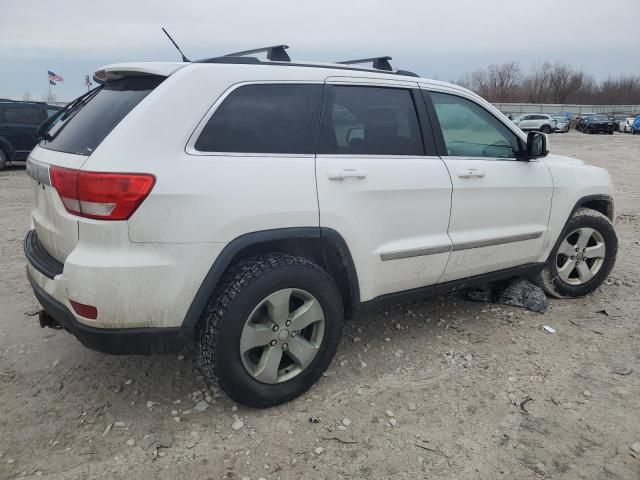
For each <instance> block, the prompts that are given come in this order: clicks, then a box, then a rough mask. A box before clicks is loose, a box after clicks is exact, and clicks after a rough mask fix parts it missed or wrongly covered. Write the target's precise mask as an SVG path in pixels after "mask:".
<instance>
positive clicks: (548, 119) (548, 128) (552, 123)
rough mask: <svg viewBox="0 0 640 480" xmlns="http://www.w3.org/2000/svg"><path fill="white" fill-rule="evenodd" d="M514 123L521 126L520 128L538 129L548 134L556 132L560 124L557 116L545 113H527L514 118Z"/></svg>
mask: <svg viewBox="0 0 640 480" xmlns="http://www.w3.org/2000/svg"><path fill="white" fill-rule="evenodd" d="M513 123H515V124H516V125H517V126H518V127H520V130H536V131H539V132H542V133H547V134H549V133H551V132H555V131H556V126H557V125H558V121H557V120H556V119H555V118H553V117H552V116H551V115H547V114H544V113H526V114H524V115H520V116H519V117H516V118H514V120H513Z"/></svg>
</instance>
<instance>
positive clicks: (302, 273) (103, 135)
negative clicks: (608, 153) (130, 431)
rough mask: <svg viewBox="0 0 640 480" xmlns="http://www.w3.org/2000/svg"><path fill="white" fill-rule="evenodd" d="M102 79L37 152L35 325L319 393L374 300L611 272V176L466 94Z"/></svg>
mask: <svg viewBox="0 0 640 480" xmlns="http://www.w3.org/2000/svg"><path fill="white" fill-rule="evenodd" d="M383 60H384V59H383ZM382 66H383V68H384V66H385V65H384V62H383V65H382ZM95 78H96V79H97V80H99V81H101V82H102V86H101V87H99V88H98V89H96V90H94V91H93V92H91V93H89V94H87V95H86V96H84V97H81V98H80V99H79V100H78V101H76V102H74V103H73V104H71V105H70V106H68V107H67V108H66V110H64V111H63V112H62V113H61V115H60V116H58V117H57V118H54V119H53V120H52V122H50V124H53V125H52V126H51V125H48V126H46V127H45V129H46V128H49V127H50V129H49V130H48V132H45V133H44V139H43V140H42V141H41V143H40V144H39V145H38V146H37V147H36V148H35V149H34V150H33V151H32V152H31V154H30V155H29V161H28V171H29V174H30V175H31V177H32V178H33V179H34V192H35V208H34V209H33V212H32V229H31V230H30V231H29V232H28V234H27V236H26V239H25V254H26V258H27V260H28V268H27V271H28V277H29V280H30V282H31V285H32V287H33V290H34V292H35V294H36V296H37V298H38V300H39V301H40V303H41V304H42V306H43V307H44V311H43V312H42V313H41V315H40V322H41V325H42V326H51V327H57V328H60V327H64V328H66V329H67V330H69V331H70V332H71V333H73V334H74V335H75V336H76V337H77V338H78V339H79V340H80V341H81V342H82V343H83V344H84V345H85V346H87V347H90V348H93V349H96V350H99V351H102V352H107V353H121V354H148V353H161V352H176V351H178V350H181V349H183V348H185V347H188V346H189V345H195V348H196V351H197V356H198V358H199V362H200V365H201V368H202V370H203V372H204V373H205V375H206V377H207V378H208V379H210V380H212V381H213V380H216V381H217V382H218V383H219V385H220V386H221V387H222V388H223V389H224V390H225V391H226V392H227V394H228V395H229V396H230V397H232V398H233V399H234V400H236V401H238V402H241V403H243V404H246V405H250V406H255V407H266V406H270V405H275V404H278V403H282V402H285V401H287V400H290V399H292V398H294V397H296V396H297V395H300V394H301V393H302V392H304V391H305V390H306V389H308V388H309V387H310V386H311V385H313V384H314V382H316V381H317V380H318V378H319V377H320V376H321V374H322V373H323V372H324V371H325V369H326V368H327V366H328V365H329V363H330V362H331V360H332V358H333V356H334V353H335V351H336V348H337V347H338V343H339V341H340V336H341V332H342V326H343V322H344V321H345V318H350V317H352V316H353V315H354V313H355V312H356V311H357V310H359V309H360V308H361V307H363V306H365V305H371V304H375V303H377V302H378V301H381V300H386V299H395V298H396V297H400V296H401V295H402V296H405V295H406V296H415V295H426V294H433V293H440V292H444V291H447V290H452V289H455V288H460V287H461V286H468V285H473V284H478V283H484V282H488V281H492V280H496V279H499V278H505V277H510V276H514V275H525V276H529V277H530V278H534V279H536V281H537V282H538V283H539V284H540V285H542V286H543V288H544V289H545V290H546V291H547V292H548V293H550V294H552V295H556V296H558V297H560V296H568V297H577V296H581V295H585V294H588V293H590V292H592V291H593V290H594V289H596V288H597V287H598V286H599V285H600V284H601V283H602V282H603V281H604V280H605V278H606V277H607V275H608V274H609V272H610V271H611V269H612V267H613V265H614V261H615V257H616V251H617V239H616V233H615V231H614V229H613V226H612V223H611V222H612V220H613V214H614V208H613V200H612V185H611V180H610V178H609V175H608V174H607V172H606V171H605V170H603V169H601V168H597V167H593V166H588V165H585V164H584V163H583V162H581V161H579V160H576V159H573V158H566V157H561V156H557V155H547V149H546V136H545V135H544V134H541V133H537V132H532V133H530V134H529V135H528V137H527V136H525V134H523V133H522V132H521V131H520V129H518V128H516V127H515V126H514V125H513V124H512V123H511V122H510V121H509V120H508V119H507V118H506V117H505V116H504V115H502V114H501V113H500V112H499V111H498V110H496V109H495V108H494V107H493V106H491V104H489V103H488V102H486V101H485V100H483V99H482V98H480V97H478V96H477V95H475V94H473V93H472V92H470V91H468V90H465V89H463V88H460V87H458V86H456V85H451V84H448V83H443V82H438V81H432V80H425V79H422V78H419V77H417V76H412V74H410V73H409V72H399V71H390V70H380V69H378V70H376V69H372V68H358V67H355V66H351V65H344V64H311V63H293V62H290V61H269V60H258V59H256V58H253V57H244V56H238V55H235V56H230V57H222V58H214V59H209V60H204V61H199V62H192V63H186V62H185V63H128V64H127V63H125V64H118V65H110V66H107V67H104V68H102V69H101V70H99V71H98V72H97V73H96V75H95Z"/></svg>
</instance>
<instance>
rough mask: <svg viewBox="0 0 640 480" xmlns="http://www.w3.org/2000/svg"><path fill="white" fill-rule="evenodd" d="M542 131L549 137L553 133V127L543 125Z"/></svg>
mask: <svg viewBox="0 0 640 480" xmlns="http://www.w3.org/2000/svg"><path fill="white" fill-rule="evenodd" d="M540 131H541V132H542V133H546V134H547V135H549V134H550V133H551V127H550V126H549V125H543V126H542V128H540Z"/></svg>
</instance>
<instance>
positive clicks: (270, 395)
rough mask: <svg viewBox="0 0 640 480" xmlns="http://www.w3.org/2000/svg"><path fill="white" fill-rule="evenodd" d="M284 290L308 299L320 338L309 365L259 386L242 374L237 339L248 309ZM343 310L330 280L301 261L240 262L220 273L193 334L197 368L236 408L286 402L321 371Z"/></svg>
mask: <svg viewBox="0 0 640 480" xmlns="http://www.w3.org/2000/svg"><path fill="white" fill-rule="evenodd" d="M285 288H298V289H303V290H305V291H307V292H309V293H310V294H311V295H313V296H314V297H315V298H316V299H317V300H318V302H319V303H320V306H321V307H322V310H323V314H324V317H325V324H324V336H323V338H322V342H321V345H320V348H319V350H318V353H317V354H316V356H315V357H314V359H313V360H312V361H311V363H310V364H309V365H308V366H307V367H306V368H305V369H304V370H302V371H301V372H300V373H298V374H297V375H296V376H294V377H293V378H291V379H290V380H287V381H284V382H282V383H274V384H268V383H262V382H260V381H258V380H256V379H255V378H254V377H253V376H252V375H250V374H249V372H248V371H247V370H246V369H245V367H244V364H243V362H242V359H241V355H240V336H241V334H242V330H243V328H244V325H245V322H246V321H247V319H248V318H249V316H250V314H251V312H252V311H254V308H256V306H257V305H259V303H260V302H261V301H262V300H263V299H265V298H266V297H267V296H269V295H270V294H272V293H274V292H277V291H278V290H281V289H285ZM343 323H344V307H343V303H342V298H341V295H340V291H339V290H338V287H337V286H336V284H335V282H334V281H333V278H332V277H331V276H330V275H329V274H328V273H327V272H326V271H324V270H323V269H322V268H320V267H319V266H318V265H316V264H314V263H312V262H310V261H309V260H307V259H305V258H302V257H294V256H291V255H287V254H281V253H270V254H266V255H262V256H259V257H254V258H250V259H248V260H244V261H242V262H240V263H238V264H237V265H235V266H234V267H232V268H231V270H230V271H229V272H228V273H227V274H225V277H224V279H223V280H222V282H221V287H220V288H219V289H218V290H217V292H216V293H215V294H214V295H213V297H212V299H211V300H210V302H209V305H208V306H207V309H206V310H205V313H204V314H203V316H202V318H201V319H200V322H199V324H198V329H197V332H196V351H197V356H198V361H199V365H200V368H201V370H202V372H203V374H204V375H205V378H206V379H207V380H208V381H209V382H216V383H217V384H218V385H219V386H220V388H222V390H224V391H225V393H226V394H227V395H228V396H229V397H230V398H232V399H233V400H235V401H236V402H238V403H241V404H243V405H246V406H249V407H255V408H266V407H271V406H274V405H279V404H281V403H284V402H287V401H289V400H292V399H294V398H296V397H297V396H299V395H301V394H302V393H304V392H305V391H307V390H308V389H309V388H310V387H311V386H312V385H313V384H314V383H316V381H317V380H318V379H319V378H320V376H321V375H322V374H323V373H324V371H325V370H326V369H327V367H328V366H329V364H330V363H331V360H332V359H333V357H334V355H335V352H336V350H337V348H338V343H339V342H340V338H341V336H342V327H343Z"/></svg>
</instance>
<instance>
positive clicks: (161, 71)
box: [93, 62, 189, 85]
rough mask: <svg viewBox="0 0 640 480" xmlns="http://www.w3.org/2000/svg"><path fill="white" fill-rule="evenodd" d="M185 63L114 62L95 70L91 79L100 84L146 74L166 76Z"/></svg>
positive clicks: (185, 64)
mask: <svg viewBox="0 0 640 480" xmlns="http://www.w3.org/2000/svg"><path fill="white" fill-rule="evenodd" d="M187 65H189V64H188V63H184V62H137V63H116V64H112V65H106V66H104V67H101V68H100V69H98V70H96V72H95V73H94V74H93V80H94V81H95V82H96V83H99V84H101V85H102V84H103V83H104V82H106V81H107V80H120V79H122V78H125V77H136V76H148V75H157V76H161V77H168V76H169V75H171V74H173V73H174V72H176V71H178V70H180V69H181V68H183V67H185V66H187Z"/></svg>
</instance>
